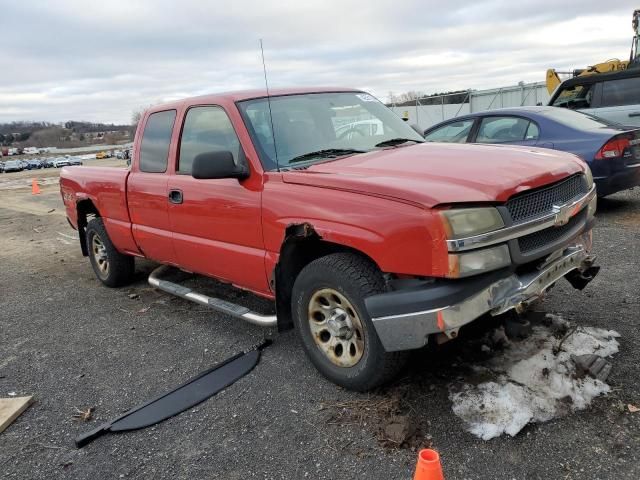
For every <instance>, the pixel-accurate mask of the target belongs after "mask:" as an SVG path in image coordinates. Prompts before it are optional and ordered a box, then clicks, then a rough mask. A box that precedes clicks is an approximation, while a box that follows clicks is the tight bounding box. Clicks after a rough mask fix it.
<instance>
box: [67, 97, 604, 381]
mask: <svg viewBox="0 0 640 480" xmlns="http://www.w3.org/2000/svg"><path fill="white" fill-rule="evenodd" d="M366 119H369V120H371V121H372V122H371V125H374V124H377V122H376V120H377V121H379V122H380V124H379V125H380V126H381V127H382V128H376V129H375V132H374V131H373V130H374V129H373V128H366V129H364V130H363V131H362V133H363V135H362V136H361V135H352V136H351V135H342V138H340V135H339V134H337V133H336V132H337V129H338V128H339V127H340V126H341V125H344V124H348V123H354V122H358V121H361V120H366ZM336 120H338V121H336ZM138 128H139V129H140V130H139V134H138V135H137V137H136V141H135V143H134V155H133V160H132V166H131V169H125V168H106V167H88V166H87V167H84V168H65V169H63V170H62V172H61V173H60V192H61V195H62V200H63V202H64V204H65V209H66V214H67V217H68V219H69V223H70V224H71V226H72V227H73V228H75V229H77V230H78V233H79V239H80V247H81V249H82V252H83V254H84V255H85V256H88V257H89V261H90V263H91V266H92V267H93V270H94V273H95V274H96V276H97V278H98V279H99V280H100V281H101V282H102V283H104V284H105V285H106V286H110V287H116V286H121V285H124V284H126V283H128V282H130V281H131V280H132V279H133V278H134V277H133V273H134V257H147V258H150V259H153V260H154V261H156V262H158V263H161V264H164V265H165V266H161V267H160V268H159V269H156V270H155V271H154V273H153V274H152V275H150V277H149V283H150V284H151V285H153V286H154V287H155V288H159V289H160V290H163V291H167V292H169V293H172V294H174V295H178V296H181V297H183V298H185V299H187V300H192V301H196V302H198V303H200V304H202V305H205V306H207V307H208V308H212V309H215V310H217V311H220V312H224V313H225V314H227V315H230V316H232V317H235V318H239V319H242V320H246V321H248V322H251V323H254V324H257V325H262V326H268V327H274V326H277V327H278V328H279V329H280V330H286V329H289V328H293V327H294V326H295V328H296V330H297V332H298V334H299V336H300V338H301V343H302V345H303V348H304V349H305V351H306V353H307V355H308V357H309V358H310V360H311V362H312V363H313V364H314V365H315V366H316V368H317V369H318V370H319V371H320V372H322V374H324V375H325V376H326V377H327V378H329V379H330V380H332V381H333V382H335V383H337V384H339V385H342V386H344V387H346V388H350V389H355V390H368V389H371V388H373V387H375V386H377V385H380V384H382V383H384V382H386V381H389V380H391V379H392V378H394V376H396V375H397V374H398V372H399V371H400V368H401V367H402V365H403V363H405V362H406V360H407V358H408V354H407V353H408V351H409V350H412V349H418V348H422V347H424V346H425V345H426V344H427V342H438V343H439V342H441V341H446V340H450V339H453V338H456V337H457V336H458V331H459V329H460V328H461V327H463V326H464V325H466V324H468V323H470V322H473V321H475V320H476V319H478V318H480V317H481V316H482V315H484V314H494V315H496V314H500V313H503V312H506V311H509V310H511V309H518V310H519V311H520V309H525V308H526V307H527V305H529V304H530V302H532V301H533V300H534V299H537V298H540V297H541V296H543V295H544V292H545V291H546V290H547V289H548V288H550V287H551V286H552V284H554V283H555V282H557V281H559V280H561V279H562V278H566V279H567V280H568V281H569V282H570V283H571V284H572V285H573V286H574V287H576V288H583V287H584V286H586V284H587V283H588V282H589V281H591V279H592V278H593V276H594V275H595V274H596V273H597V267H595V266H594V265H593V263H594V261H595V258H594V257H593V256H592V255H591V254H590V253H589V251H590V249H591V229H592V226H593V223H594V221H595V218H594V214H595V207H596V192H595V187H594V185H593V179H592V177H591V173H590V171H589V168H588V167H587V166H586V164H585V163H584V162H583V161H581V160H580V159H578V158H577V157H576V156H575V155H571V154H568V153H565V152H560V151H551V150H535V151H530V150H528V149H524V148H505V147H501V146H488V145H483V146H477V145H442V144H433V143H425V142H424V140H423V138H422V136H421V135H420V134H418V133H417V132H415V131H414V130H413V128H412V127H411V126H409V125H408V124H407V123H405V122H403V121H402V119H401V118H400V117H398V116H397V115H396V114H395V113H393V111H391V110H390V109H389V108H387V107H386V106H385V105H384V104H383V103H381V102H380V101H378V100H377V99H375V98H374V97H372V96H371V95H369V94H367V93H365V92H362V91H358V90H349V89H338V90H337V89H331V88H321V89H303V88H300V89H276V90H273V91H271V96H270V97H269V98H268V99H267V98H266V95H265V92H264V91H263V90H258V91H248V92H235V93H224V94H220V95H211V96H205V97H198V98H191V99H186V100H181V101H176V102H173V103H170V104H164V105H160V106H157V107H153V108H151V109H149V110H147V111H146V112H145V113H144V115H143V117H142V119H141V121H140V125H139V127H138ZM272 129H273V130H272ZM272 131H274V133H272ZM347 137H350V138H347ZM543 160H544V161H543ZM166 265H173V266H176V267H179V268H181V269H184V270H186V271H189V272H194V273H198V274H202V275H206V276H209V277H212V278H216V279H220V280H223V281H225V282H226V283H229V284H232V285H235V286H237V287H240V288H242V289H245V290H249V291H251V292H254V293H256V294H258V295H260V296H262V297H265V298H267V299H270V300H272V301H273V302H274V303H275V308H276V311H277V315H274V314H271V313H259V312H253V311H251V310H250V308H248V307H247V306H245V305H238V304H233V303H231V302H229V301H228V300H224V299H216V298H212V297H208V296H206V295H204V294H199V293H196V292H193V291H192V290H190V289H188V288H186V287H184V286H181V285H178V284H177V283H174V282H171V281H169V280H167V279H166V278H165V279H163V278H161V276H162V272H164V270H165V269H166V268H167V267H166ZM563 295H566V296H569V293H568V291H565V290H563Z"/></svg>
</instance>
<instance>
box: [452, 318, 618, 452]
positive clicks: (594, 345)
mask: <svg viewBox="0 0 640 480" xmlns="http://www.w3.org/2000/svg"><path fill="white" fill-rule="evenodd" d="M548 320H550V326H548V327H546V326H542V325H541V326H535V327H533V330H532V333H531V335H530V336H529V337H528V338H527V339H525V340H522V341H520V342H511V341H509V340H508V339H507V338H506V336H505V335H504V329H502V327H500V328H499V329H497V330H495V331H494V332H493V333H492V334H490V335H488V338H486V339H484V340H483V345H484V344H487V343H491V342H493V344H494V345H502V346H503V347H504V349H503V350H502V351H500V352H498V353H497V354H496V356H494V357H493V358H491V359H489V360H488V361H487V362H485V363H484V364H482V365H475V366H474V368H473V370H474V371H475V372H477V373H482V376H483V377H484V378H486V376H487V374H490V376H491V377H493V378H494V379H493V380H492V381H487V382H483V383H479V384H477V385H473V384H463V385H462V386H457V388H453V387H452V389H451V392H450V394H449V398H450V400H451V402H452V404H453V406H452V409H453V412H454V413H455V414H456V415H457V416H458V417H460V418H461V419H462V420H464V422H465V423H466V424H467V427H468V430H469V431H470V432H471V433H472V434H474V435H476V436H478V437H480V438H482V439H483V440H489V439H491V438H494V437H498V436H500V435H502V434H503V433H506V434H508V435H511V436H514V435H516V434H517V433H518V432H519V431H520V430H522V428H524V426H525V425H527V424H528V423H532V422H546V421H549V420H551V419H552V418H554V417H558V416H561V415H564V414H566V413H569V412H572V411H575V410H582V409H584V408H586V407H588V406H589V404H590V403H591V401H592V400H593V399H594V398H595V397H597V396H598V395H602V394H605V393H608V392H609V390H610V388H609V385H607V384H606V383H604V382H601V381H600V380H596V379H594V378H591V377H588V376H585V377H583V378H579V377H578V376H577V375H576V368H575V365H574V364H573V361H572V360H571V355H572V354H573V355H585V354H596V355H599V356H601V357H608V356H610V355H613V354H615V353H617V352H618V342H617V341H616V338H618V337H619V336H620V334H618V333H617V332H615V331H613V330H604V329H600V328H591V327H575V329H574V328H573V327H571V326H570V324H569V323H568V322H567V321H566V320H564V319H563V318H561V317H559V316H557V315H553V316H548ZM554 334H555V335H554ZM563 339H564V341H563ZM561 342H562V346H561V348H560V350H559V351H557V350H558V347H559V346H560V343H561ZM483 350H484V349H483ZM492 350H493V349H492ZM556 351H557V353H555V352H556Z"/></svg>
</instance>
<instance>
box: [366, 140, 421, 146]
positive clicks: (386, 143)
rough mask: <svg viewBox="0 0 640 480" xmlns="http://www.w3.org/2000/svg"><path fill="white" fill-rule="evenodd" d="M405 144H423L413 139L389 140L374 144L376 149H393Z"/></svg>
mask: <svg viewBox="0 0 640 480" xmlns="http://www.w3.org/2000/svg"><path fill="white" fill-rule="evenodd" d="M407 142H415V143H424V142H421V141H420V140H414V139H413V138H390V139H389V140H385V141H384V142H380V143H378V144H376V147H393V146H395V145H400V144H401V143H407Z"/></svg>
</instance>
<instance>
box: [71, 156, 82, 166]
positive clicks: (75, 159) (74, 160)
mask: <svg viewBox="0 0 640 480" xmlns="http://www.w3.org/2000/svg"><path fill="white" fill-rule="evenodd" d="M68 160H69V165H82V159H81V158H80V157H69V158H68Z"/></svg>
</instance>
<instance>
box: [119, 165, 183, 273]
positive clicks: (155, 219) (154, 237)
mask: <svg viewBox="0 0 640 480" xmlns="http://www.w3.org/2000/svg"><path fill="white" fill-rule="evenodd" d="M167 181H168V178H167V175H165V174H158V173H144V172H139V171H138V172H132V173H131V175H129V181H128V184H127V197H128V198H127V202H128V205H129V215H130V216H131V224H132V230H133V237H134V239H135V241H136V243H137V244H138V247H139V248H140V249H141V250H142V252H143V253H144V255H145V257H148V258H151V259H153V260H155V261H157V262H161V263H172V264H175V263H176V255H175V250H174V248H173V238H172V234H171V225H170V222H169V207H168V205H169V201H168V191H167Z"/></svg>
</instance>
